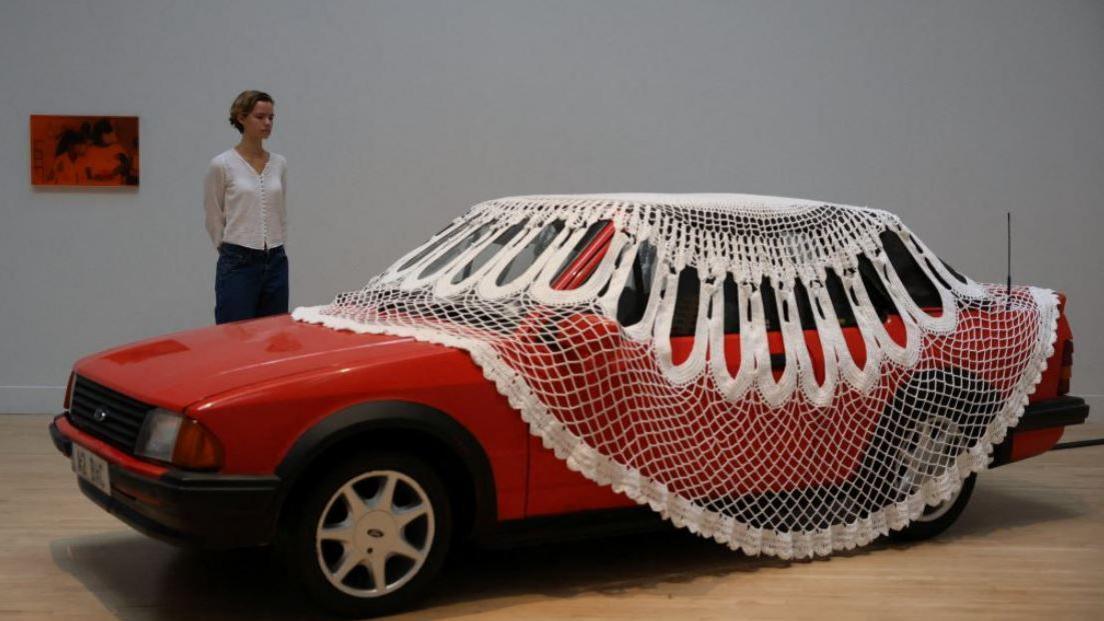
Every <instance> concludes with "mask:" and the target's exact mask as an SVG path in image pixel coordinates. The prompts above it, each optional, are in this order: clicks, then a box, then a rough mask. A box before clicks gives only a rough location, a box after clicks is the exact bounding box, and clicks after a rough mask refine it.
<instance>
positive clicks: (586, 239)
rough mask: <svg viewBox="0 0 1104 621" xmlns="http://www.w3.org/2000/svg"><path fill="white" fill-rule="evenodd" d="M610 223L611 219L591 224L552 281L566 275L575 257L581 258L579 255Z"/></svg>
mask: <svg viewBox="0 0 1104 621" xmlns="http://www.w3.org/2000/svg"><path fill="white" fill-rule="evenodd" d="M609 223H610V221H609V220H599V221H597V222H595V223H594V224H591V225H590V227H589V228H587V231H586V233H585V234H584V235H583V237H582V239H580V240H579V243H577V244H575V247H574V248H572V249H571V253H570V254H568V255H567V258H566V259H564V262H563V263H562V264H560V269H558V270H556V276H555V277H554V278H553V279H552V282H556V281H558V280H559V279H560V277H562V276H563V275H564V272H566V271H567V268H569V267H571V264H572V263H574V262H575V259H578V258H579V255H580V254H582V253H583V250H586V249H587V247H589V246H590V244H592V243H593V242H594V238H595V237H598V234H599V233H601V232H602V229H604V228H606V225H608V224H609Z"/></svg>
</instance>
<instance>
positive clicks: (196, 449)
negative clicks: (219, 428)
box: [172, 418, 222, 470]
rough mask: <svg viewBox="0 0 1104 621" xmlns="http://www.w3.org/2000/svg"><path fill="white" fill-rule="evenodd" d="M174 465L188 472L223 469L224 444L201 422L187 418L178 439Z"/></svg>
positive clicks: (173, 459)
mask: <svg viewBox="0 0 1104 621" xmlns="http://www.w3.org/2000/svg"><path fill="white" fill-rule="evenodd" d="M172 463H173V464H175V465H177V466H180V467H181V468H186V469H188V470H218V469H219V468H221V467H222V444H220V443H219V441H218V438H216V437H215V434H213V433H211V432H210V431H208V430H207V428H206V427H204V426H203V425H201V424H200V423H199V421H197V420H194V419H191V418H185V419H184V420H183V422H182V424H181V425H180V434H179V435H178V436H177V437H176V448H175V449H173V457H172Z"/></svg>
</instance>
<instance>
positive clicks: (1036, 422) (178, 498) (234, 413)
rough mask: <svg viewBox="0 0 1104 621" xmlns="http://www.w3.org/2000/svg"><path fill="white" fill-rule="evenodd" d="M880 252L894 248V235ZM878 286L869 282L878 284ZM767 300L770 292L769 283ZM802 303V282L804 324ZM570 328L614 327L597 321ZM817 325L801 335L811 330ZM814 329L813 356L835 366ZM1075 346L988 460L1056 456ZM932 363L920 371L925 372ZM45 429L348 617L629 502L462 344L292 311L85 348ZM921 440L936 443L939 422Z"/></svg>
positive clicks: (100, 473)
mask: <svg viewBox="0 0 1104 621" xmlns="http://www.w3.org/2000/svg"><path fill="white" fill-rule="evenodd" d="M592 228H593V230H592V231H590V232H589V233H588V235H587V236H586V243H581V244H579V246H578V247H576V248H575V249H574V251H573V252H572V254H571V255H570V256H569V260H568V261H566V262H565V263H564V267H563V268H562V269H561V270H560V272H559V275H558V276H557V277H556V278H555V280H554V287H555V288H564V289H570V288H573V287H576V286H579V285H580V284H581V283H583V282H585V281H586V280H587V278H588V276H589V275H590V274H591V272H592V271H593V270H594V269H595V267H596V266H597V265H598V263H599V262H600V260H601V259H602V257H603V256H604V254H605V253H606V250H607V248H608V247H609V244H610V240H611V238H612V237H613V233H614V226H613V224H611V223H609V222H602V223H600V224H599V225H598V226H596V227H592ZM886 249H887V251H888V252H889V254H890V258H891V259H892V258H893V252H894V251H893V247H892V245H891V244H887V246H886ZM906 271H907V270H902V274H905V273H906ZM635 278H637V279H638V280H639V283H638V285H639V286H638V287H637V289H636V291H637V294H638V295H637V296H636V299H635V300H634V299H631V296H630V298H629V299H627V300H626V298H622V300H623V302H625V303H624V304H623V308H622V309H619V311H618V313H619V315H620V314H621V313H625V314H627V315H632V314H633V313H638V312H640V309H639V308H634V305H636V306H639V305H642V304H643V303H644V302H643V299H644V298H646V292H644V291H643V290H644V288H645V285H646V282H647V280H646V279H645V278H644V276H643V275H641V274H639V273H638V274H636V275H635ZM903 280H905V281H906V283H905V284H906V285H908V286H909V288H910V291H911V290H912V289H913V287H914V285H915V288H916V289H917V291H918V294H917V295H918V296H920V297H922V296H923V288H924V283H921V282H915V283H913V282H908V277H907V275H906V277H905V278H903ZM828 287H829V289H830V290H831V288H832V287H833V283H832V282H829V283H828ZM869 288H870V289H871V291H876V289H877V286H876V283H871V284H870V286H869ZM763 295H764V297H765V298H766V297H767V296H769V295H772V293H771V291H770V284H769V283H767V282H764V284H763ZM1061 300H1062V301H1061V306H1060V308H1063V309H1064V305H1065V299H1064V297H1063V298H1062V299H1061ZM875 303H877V301H876V300H875ZM772 306H773V305H772ZM807 306H808V300H807V299H805V300H804V302H802V298H801V295H800V292H799V295H798V307H799V308H798V309H797V311H798V314H799V315H800V316H801V319H802V322H803V324H806V323H808V322H806V317H805V314H806V308H805V307H807ZM936 306H937V305H936ZM882 310H883V313H882V318H883V320H884V325H885V327H886V331H887V332H888V333H890V334H891V335H896V336H900V333H901V330H902V324H901V322H900V318H899V317H898V316H897V315H896V309H895V308H894V307H893V305H892V304H887V305H885V308H884V309H882ZM974 312H978V313H1000V312H1004V311H1002V310H1001V309H999V308H994V309H984V310H977V311H974ZM769 315H770V313H768V317H767V325H768V330H770V331H769V332H768V340H769V342H770V346H771V353H772V356H771V359H772V363H773V365H776V368H775V370H774V373H775V375H776V376H777V375H779V374H780V373H781V372H782V371H781V370H782V369H783V368H784V367H785V356H784V352H783V351H782V339H781V336H780V335H779V334H778V325H777V324H778V319H777V317H774V318H773V319H772V318H771V317H770V316H769ZM837 315H838V316H839V317H840V319H841V322H842V326H843V333H844V335H845V337H846V338H847V340H848V342H849V344H854V345H855V346H856V349H857V354H858V355H856V358H857V359H858V362H859V364H860V365H861V349H862V347H861V342H862V337H861V335H860V334H858V328H857V327H855V325H854V321H853V317H851V319H850V320H849V319H848V310H847V308H846V303H845V302H844V303H842V304H841V307H840V308H838V309H837ZM618 319H619V320H621V319H623V318H621V317H619V318H618ZM575 321H576V322H581V323H583V324H593V323H595V322H597V323H598V324H603V323H609V326H608V327H609V329H616V326H614V325H612V319H609V318H604V317H595V316H589V317H588V316H580V317H577V318H576V319H575ZM676 323H678V322H677V318H676ZM804 327H805V328H806V334H807V335H808V334H809V333H810V332H815V331H813V330H812V329H811V326H810V325H805V326H804ZM591 329H593V325H592V326H591ZM529 330H530V327H529V326H527V325H526V324H524V323H523V324H522V326H521V328H519V330H518V334H517V336H516V338H517V339H518V341H519V342H526V343H531V344H532V347H533V348H534V349H533V350H532V351H533V353H534V355H539V354H540V351H539V348H540V347H553V346H555V341H557V340H559V341H564V340H570V339H573V338H577V337H578V335H580V334H582V333H583V332H582V331H581V330H574V329H572V326H571V325H560V326H559V327H558V330H557V331H556V332H555V333H553V334H551V335H549V334H548V332H547V330H544V331H540V330H537V331H535V332H532V333H530V332H527V331H529ZM672 334H673V336H672V339H671V345H672V357H673V359H675V361H676V362H677V361H678V360H679V359H681V358H685V357H686V356H687V355H688V352H689V349H690V347H691V345H692V341H693V337H692V333H691V335H687V334H685V333H683V334H681V335H676V334H675V333H674V332H673V333H672ZM807 338H808V337H807ZM550 341H551V342H550ZM814 341H815V339H810V340H809V349H810V352H811V354H812V357H813V364H814V366H815V367H816V368H817V370H818V373H823V360H822V356H821V355H820V354H819V353H818V352H819V349H818V346H817V345H816V343H815V342H814ZM729 347H732V348H734V349H736V350H738V348H739V335H738V334H733V335H732V337H731V338H728V337H727V336H726V340H725V348H726V350H727V349H728V348H729ZM1072 353H1073V342H1072V339H1071V333H1070V329H1069V326H1068V324H1067V322H1066V319H1065V316H1064V313H1063V314H1062V316H1061V317H1060V320H1059V323H1058V336H1057V341H1056V344H1055V349H1054V354H1053V356H1052V357H1051V358H1050V359H1049V361H1048V366H1047V368H1046V371H1045V373H1044V374H1043V377H1042V379H1041V381H1040V382H1039V384H1038V385H1037V387H1036V389H1035V392H1034V394H1032V395H1031V397H1030V405H1029V406H1028V407H1027V410H1026V412H1025V413H1024V415H1023V418H1022V419H1021V421H1020V423H1019V425H1018V426H1017V427H1015V428H1014V429H1013V430H1011V432H1010V433H1009V434H1008V436H1007V438H1006V439H1005V440H1004V442H1003V443H1002V444H1000V445H998V446H997V447H996V449H995V454H994V459H993V462H992V464H991V467H992V466H1000V465H1003V464H1007V463H1010V462H1014V461H1018V460H1022V459H1025V458H1027V457H1031V456H1033V455H1038V454H1040V453H1042V452H1045V451H1047V450H1048V449H1050V448H1051V447H1052V446H1053V445H1054V444H1055V443H1056V442H1057V441H1058V440H1059V438H1060V437H1061V435H1062V432H1063V428H1064V427H1065V426H1067V425H1071V424H1077V423H1080V422H1082V421H1084V419H1085V417H1086V415H1087V413H1088V407H1087V406H1086V405H1085V402H1084V400H1083V399H1080V398H1077V397H1073V396H1070V395H1068V394H1067V392H1068V388H1069V378H1070V370H1071V363H1072ZM944 362H945V366H944V367H942V368H939V369H934V370H929V371H926V373H934V374H937V375H939V374H942V376H946V375H948V374H949V375H952V376H953V375H954V374H955V373H956V372H957V371H956V369H955V361H954V360H945V361H944ZM922 375H923V374H918V375H917V377H914V378H913V380H912V381H914V382H916V381H919V382H921V383H922V382H923V381H924V377H921V376H922ZM893 388H894V389H896V390H900V389H903V388H902V387H893ZM914 388H915V386H914ZM891 392H892V390H891ZM592 397H593V398H598V399H601V398H602V395H594V396H592ZM947 398H948V399H949V401H948V403H949V405H947V406H946V407H950V408H953V407H955V405H954V404H955V396H954V395H947ZM878 424H887V423H885V422H884V421H874V420H871V421H858V422H857V423H856V424H854V425H850V426H849V427H848V431H847V433H849V434H852V435H851V436H850V437H848V438H847V439H846V443H847V444H848V445H850V446H853V447H854V448H853V450H852V454H851V459H850V460H846V459H845V460H841V461H838V462H837V463H836V466H835V468H834V469H827V470H824V471H820V472H816V473H810V472H803V471H798V467H797V466H795V469H794V470H793V471H791V472H789V473H787V474H786V475H785V476H781V477H779V476H775V477H772V478H770V479H769V480H770V481H771V483H770V485H769V486H765V484H759V487H756V486H755V485H750V486H747V485H745V486H744V487H742V488H740V489H733V490H730V491H731V492H732V493H733V494H740V495H745V496H746V495H749V494H773V495H775V497H777V496H778V495H782V494H785V493H786V492H787V491H792V490H793V489H795V487H796V486H798V485H799V484H808V481H810V477H813V478H816V479H817V480H816V483H817V484H822V485H829V484H839V483H840V482H843V481H846V480H848V478H849V477H851V476H853V475H854V472H855V471H857V470H858V469H861V468H862V467H863V466H862V464H863V460H864V455H865V454H867V453H869V452H871V451H873V450H875V449H876V447H873V446H871V441H870V438H871V437H873V434H872V433H871V431H872V429H871V428H872V427H873V426H875V425H878ZM50 433H51V435H52V437H53V440H54V443H55V445H56V446H57V448H58V449H59V450H60V451H61V452H62V453H64V454H65V455H66V456H71V458H72V462H73V466H74V469H75V471H76V473H77V475H78V481H79V485H80V489H81V491H82V492H83V493H84V494H85V495H87V496H88V497H89V498H90V499H92V500H93V501H94V502H96V503H97V504H99V505H100V506H102V507H103V508H104V509H106V510H108V511H110V512H111V513H113V514H115V515H116V516H118V517H119V518H120V519H121V520H123V521H124V522H126V523H127V524H129V525H131V526H133V527H134V528H136V529H138V530H139V531H141V532H143V533H146V534H148V535H151V536H153V537H157V538H159V539H163V540H166V541H170V542H175V543H180V544H189V545H198V546H204V547H240V546H260V545H268V544H276V545H277V546H278V549H279V550H280V553H281V554H282V555H283V557H284V558H285V560H286V562H287V564H288V566H289V569H290V570H291V571H292V572H293V573H294V575H295V576H297V579H298V580H299V581H300V582H301V584H302V586H303V587H304V588H305V590H306V591H307V592H308V593H309V594H310V595H311V596H313V597H314V598H315V599H317V600H318V601H319V602H320V603H321V604H322V605H323V606H325V607H327V608H329V609H331V610H333V611H336V612H339V613H345V614H379V613H384V612H389V611H392V610H395V609H397V608H399V607H402V606H405V605H408V604H410V603H411V601H412V600H413V599H414V598H416V597H417V595H418V593H419V592H420V591H421V590H422V589H424V588H425V586H426V584H427V583H428V582H429V581H430V580H431V579H432V578H433V576H434V574H435V573H436V572H437V570H438V569H439V568H440V566H441V564H442V562H443V560H444V558H445V556H446V554H447V552H448V550H449V548H450V547H451V546H452V545H453V544H455V543H457V542H461V541H465V540H471V539H474V540H477V541H486V540H489V539H494V538H496V537H504V536H509V535H511V534H513V535H518V534H519V533H521V534H522V536H524V534H525V533H526V531H527V528H528V526H529V525H531V524H533V522H532V520H534V519H535V518H542V517H545V516H562V515H565V514H577V517H578V518H579V523H580V528H584V527H586V528H589V527H594V526H596V525H600V526H608V525H610V524H615V523H618V522H616V521H615V520H614V516H616V515H620V513H619V512H613V513H611V512H610V511H609V510H616V509H620V510H627V509H628V508H630V507H635V506H636V503H635V502H634V501H632V500H630V499H629V498H627V497H626V496H624V495H621V494H617V493H614V492H613V491H612V490H611V489H610V488H609V487H602V486H599V485H597V484H595V483H593V482H591V481H590V480H588V479H585V478H584V477H583V476H581V475H579V474H577V473H575V472H572V471H571V470H569V469H568V467H567V466H566V465H565V463H564V462H563V461H561V460H560V459H558V458H556V457H555V455H553V454H552V452H551V451H550V450H548V449H545V448H544V447H543V446H542V444H541V441H540V440H539V439H538V438H536V437H535V436H533V435H531V434H530V432H529V430H528V428H527V425H526V423H525V422H523V420H522V418H521V417H520V416H519V415H518V412H517V411H516V410H514V409H513V408H512V407H511V406H510V404H509V403H508V402H507V399H506V398H505V397H503V396H502V395H501V394H500V393H499V392H498V390H496V388H495V386H494V385H493V384H492V383H491V382H489V381H488V380H487V379H486V378H485V376H484V373H483V370H482V369H481V368H480V367H479V366H477V365H476V364H475V363H473V361H472V359H471V357H470V355H469V354H468V353H467V352H465V351H463V350H460V349H455V348H450V347H445V346H441V345H434V344H429V343H425V342H420V341H416V340H414V339H412V338H400V337H393V336H380V335H370V334H355V333H352V332H344V331H338V330H333V329H330V328H325V327H321V326H318V325H311V324H307V323H300V322H296V321H293V320H292V319H291V318H290V317H289V316H286V315H285V316H278V317H270V318H265V319H258V320H253V321H245V322H239V323H232V324H226V325H221V326H213V327H207V328H200V329H196V330H189V331H185V332H180V333H176V334H170V335H166V336H163V337H159V338H154V339H150V340H146V341H141V342H138V343H134V344H131V345H125V346H122V347H118V348H115V349H111V350H108V351H105V352H102V353H98V354H95V355H92V356H89V357H87V358H84V359H82V360H80V361H79V362H77V363H76V365H75V366H74V369H73V375H72V377H71V379H70V381H69V388H68V391H67V394H66V398H65V412H64V413H63V414H61V415H59V416H58V417H56V418H55V419H54V421H53V422H52V424H51V425H50ZM924 433H925V434H929V433H930V434H931V436H932V438H935V436H936V435H937V433H938V430H930V432H929V431H925V432H924ZM793 441H794V442H795V443H798V444H800V443H801V442H804V440H802V439H801V438H795V439H794V440H793ZM751 448H752V449H754V447H751ZM814 448H815V447H807V446H802V445H797V446H793V447H788V448H787V450H792V451H796V452H801V451H808V450H814ZM916 450H922V449H921V448H917V449H916ZM704 459H705V457H703V460H704ZM776 475H777V473H776ZM745 480H751V481H766V480H768V479H767V478H765V477H747V478H746V479H745ZM801 482H803V483H801ZM973 483H974V477H973V476H971V477H970V478H969V479H967V481H966V484H964V485H963V487H962V490H961V491H960V492H959V493H958V495H957V496H955V497H953V498H951V499H950V500H948V501H946V502H945V503H944V504H943V505H941V506H938V507H929V508H928V509H927V510H926V511H925V513H924V515H923V516H922V517H921V518H920V519H919V520H917V521H915V522H913V523H912V524H911V525H910V526H909V527H908V528H906V529H905V530H903V531H899V532H898V533H896V534H895V535H896V536H897V537H903V538H923V537H928V536H932V535H934V534H936V533H938V532H940V531H942V530H943V529H945V528H946V527H947V526H949V525H950V524H951V522H953V521H954V519H955V518H957V517H958V515H959V513H961V511H962V509H963V507H964V506H965V504H966V502H967V501H968V499H969V496H970V493H971V491H972V488H973ZM631 513H633V514H636V513H637V512H631ZM589 517H593V518H594V519H590V520H588V519H587V518H589ZM366 576H370V577H366ZM378 576H383V578H382V579H379V578H377V577H378Z"/></svg>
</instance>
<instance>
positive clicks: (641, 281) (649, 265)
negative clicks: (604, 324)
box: [617, 242, 656, 326]
mask: <svg viewBox="0 0 1104 621" xmlns="http://www.w3.org/2000/svg"><path fill="white" fill-rule="evenodd" d="M655 262H656V249H655V246H653V245H651V244H649V243H648V242H644V243H642V244H640V247H639V248H638V249H637V251H636V256H635V257H633V264H632V272H631V273H630V274H629V277H628V278H627V279H626V280H625V288H624V289H622V290H621V295H620V296H619V297H618V298H617V322H618V323H620V324H621V325H623V326H631V325H635V324H637V323H639V322H640V320H641V319H643V318H644V309H645V308H646V307H647V305H648V297H649V296H651V294H652V278H653V276H654V275H655Z"/></svg>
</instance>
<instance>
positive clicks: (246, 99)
mask: <svg viewBox="0 0 1104 621" xmlns="http://www.w3.org/2000/svg"><path fill="white" fill-rule="evenodd" d="M258 101H267V102H268V103H270V104H272V105H276V102H274V101H272V96H271V95H269V94H268V93H263V92H261V91H242V92H241V94H240V95H238V96H237V97H236V98H234V103H232V104H230V124H231V125H233V126H234V129H236V130H238V133H239V134H241V133H245V128H244V127H242V124H241V121H239V120H238V117H239V116H241V115H243V114H249V113H250V112H253V106H255V105H257V102H258Z"/></svg>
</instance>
